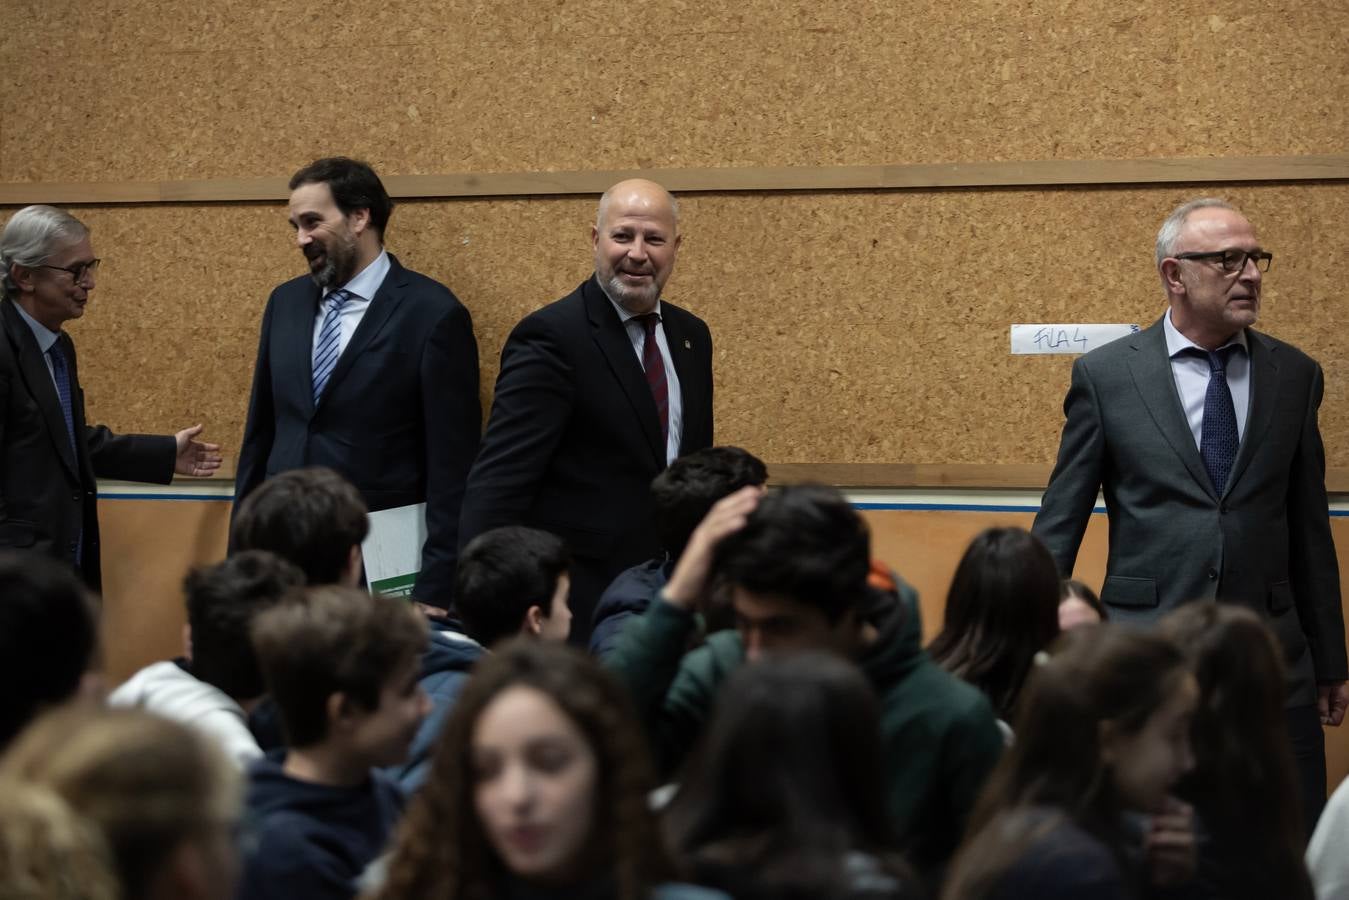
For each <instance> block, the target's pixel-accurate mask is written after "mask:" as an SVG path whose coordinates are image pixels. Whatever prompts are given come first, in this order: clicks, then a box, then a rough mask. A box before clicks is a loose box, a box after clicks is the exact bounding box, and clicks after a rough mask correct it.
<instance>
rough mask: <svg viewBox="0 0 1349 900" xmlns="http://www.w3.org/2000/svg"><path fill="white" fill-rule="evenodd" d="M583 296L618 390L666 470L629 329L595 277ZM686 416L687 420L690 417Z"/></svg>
mask: <svg viewBox="0 0 1349 900" xmlns="http://www.w3.org/2000/svg"><path fill="white" fill-rule="evenodd" d="M581 295H582V297H583V298H584V299H585V308H586V316H587V317H588V318H589V319H590V325H591V334H592V335H593V336H594V338H595V343H596V344H597V345H598V346H599V348H600V352H601V353H603V354H604V358H605V360H606V361H607V362H608V363H609V369H610V371H612V372H613V373H614V378H616V379H617V380H618V384H619V387H621V388H622V389H623V393H624V394H626V395H627V397H628V402H629V403H631V404H632V408H633V411H634V412H636V414H637V423H638V425H639V426H640V427H641V429H642V434H643V436H644V437H645V438H646V442H647V445H648V446H649V447H650V448H651V452H652V453H653V454H654V455H655V457H656V460H657V462H658V464H659V465H660V467H661V468H664V467H665V446H664V443H663V442H662V441H661V438H660V422H659V421H658V420H657V419H656V401H655V399H654V398H653V397H652V396H651V387H650V385H648V384H647V383H646V375H645V373H643V372H642V364H641V363H639V362H638V361H637V354H636V353H635V352H633V349H632V341H631V339H629V338H628V331H627V328H625V327H624V325H623V323H622V322H621V321H620V320H619V318H618V313H616V312H614V307H613V304H611V303H610V302H609V298H608V297H607V296H605V294H604V291H603V290H601V289H600V286H599V282H597V281H596V280H595V278H594V277H593V276H592V277H591V278H590V280H589V281H587V282H586V283H585V284H584V285H582V287H581ZM665 336H666V340H667V341H672V339H671V338H670V333H669V332H668V331H667V332H666V335H665ZM672 350H673V348H672ZM676 371H678V369H676ZM681 378H682V376H681ZM685 415H686V417H687V414H685Z"/></svg>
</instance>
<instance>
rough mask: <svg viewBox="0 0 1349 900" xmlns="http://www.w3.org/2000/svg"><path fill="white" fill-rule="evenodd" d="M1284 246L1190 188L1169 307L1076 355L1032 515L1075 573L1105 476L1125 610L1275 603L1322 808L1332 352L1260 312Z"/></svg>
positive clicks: (1168, 273) (1340, 636)
mask: <svg viewBox="0 0 1349 900" xmlns="http://www.w3.org/2000/svg"><path fill="white" fill-rule="evenodd" d="M1271 258H1272V257H1271V254H1269V253H1267V252H1265V251H1264V250H1262V249H1261V247H1260V244H1259V242H1258V241H1257V240H1256V236H1255V230H1254V228H1253V227H1252V226H1251V223H1250V222H1248V221H1247V220H1246V218H1245V217H1244V216H1242V215H1241V213H1240V212H1238V211H1237V210H1236V209H1235V208H1233V207H1232V206H1231V205H1229V204H1227V203H1224V202H1223V201H1220V200H1213V199H1203V200H1195V201H1191V202H1190V203H1186V204H1184V205H1182V206H1180V207H1179V208H1177V209H1176V210H1175V211H1174V212H1173V213H1172V214H1171V215H1170V216H1169V217H1168V218H1167V220H1166V221H1165V222H1164V223H1163V224H1162V227H1161V229H1160V231H1159V232H1158V234H1157V271H1158V274H1159V275H1160V276H1161V281H1162V288H1163V290H1164V291H1165V292H1166V297H1167V300H1168V302H1169V304H1170V308H1169V310H1168V311H1167V312H1166V314H1164V315H1163V316H1162V318H1161V319H1160V320H1159V321H1157V322H1156V323H1155V324H1153V325H1152V326H1151V327H1150V328H1147V329H1145V330H1143V331H1141V332H1139V333H1138V334H1134V335H1131V336H1129V337H1126V338H1122V339H1120V340H1118V341H1115V342H1113V343H1111V344H1108V345H1106V346H1104V347H1101V348H1100V349H1098V350H1095V351H1093V352H1091V353H1088V354H1086V355H1085V356H1083V357H1081V358H1079V359H1078V360H1077V361H1076V363H1075V364H1074V365H1073V375H1072V384H1071V386H1070V387H1069V389H1068V396H1067V398H1066V399H1065V400H1064V403H1063V409H1064V413H1065V415H1066V416H1067V421H1066V422H1065V424H1064V427H1063V437H1062V441H1061V443H1060V445H1059V458H1058V463H1057V465H1055V467H1054V473H1053V474H1052V475H1051V476H1050V479H1049V487H1048V488H1047V489H1046V491H1045V496H1044V500H1043V502H1042V505H1041V507H1040V512H1039V514H1038V515H1037V516H1036V517H1035V525H1034V526H1033V528H1034V531H1035V533H1036V534H1037V535H1039V536H1040V537H1041V538H1042V539H1043V540H1044V541H1045V543H1046V544H1048V546H1049V549H1050V551H1051V552H1052V553H1053V554H1054V559H1055V561H1056V562H1057V563H1058V566H1059V571H1060V572H1061V573H1062V574H1063V575H1064V576H1068V575H1069V574H1071V573H1072V571H1073V563H1074V561H1075V560H1076V557H1077V551H1078V546H1079V544H1080V543H1081V541H1082V534H1083V532H1084V531H1085V530H1086V527H1087V520H1088V518H1089V517H1090V515H1091V510H1092V507H1093V505H1094V504H1095V501H1096V495H1097V491H1098V489H1099V490H1102V491H1103V492H1104V494H1105V503H1106V511H1107V513H1108V515H1109V518H1110V553H1109V560H1108V562H1107V565H1106V577H1105V583H1104V584H1103V586H1102V588H1101V600H1102V601H1103V602H1104V603H1105V604H1106V606H1108V607H1109V609H1110V616H1111V618H1112V619H1116V620H1123V621H1126V622H1135V621H1142V622H1151V621H1153V620H1155V619H1156V618H1157V617H1159V616H1160V615H1161V614H1163V613H1165V612H1167V611H1168V610H1171V609H1174V608H1175V607H1177V606H1179V605H1180V604H1183V603H1188V602H1191V601H1195V600H1215V599H1216V600H1218V601H1220V602H1224V603H1233V604H1239V605H1242V606H1247V607H1250V608H1251V609H1253V610H1255V611H1256V612H1258V613H1259V614H1260V615H1261V617H1262V618H1263V619H1264V621H1265V622H1266V623H1267V624H1268V625H1269V626H1270V628H1271V629H1272V630H1273V631H1274V633H1275V634H1276V635H1277V636H1278V638H1279V640H1280V641H1281V642H1282V644H1283V648H1284V652H1285V658H1284V661H1285V663H1286V667H1287V671H1288V694H1287V700H1286V711H1287V715H1288V723H1289V731H1290V737H1291V739H1292V741H1293V746H1294V756H1295V757H1296V758H1297V762H1298V768H1299V774H1300V775H1301V776H1302V780H1303V788H1304V800H1303V803H1304V806H1305V807H1306V813H1307V818H1308V822H1309V823H1311V822H1314V821H1315V817H1316V815H1317V814H1318V813H1319V811H1320V808H1321V806H1322V805H1324V803H1325V780H1326V775H1325V747H1324V741H1323V737H1322V733H1321V725H1322V724H1327V725H1339V724H1340V721H1341V719H1342V718H1343V717H1344V713H1345V708H1346V706H1349V692H1347V691H1346V688H1345V679H1346V675H1349V671H1346V660H1345V644H1344V622H1343V614H1342V612H1341V609H1340V583H1339V569H1338V566H1337V563H1336V559H1335V546H1334V544H1333V543H1332V541H1331V535H1330V522H1329V517H1328V515H1327V503H1326V490H1325V453H1324V450H1323V448H1322V445H1321V433H1320V430H1319V428H1318V427H1317V409H1318V407H1319V406H1320V404H1321V393H1322V386H1323V381H1322V374H1321V367H1320V366H1319V365H1318V364H1317V363H1316V361H1315V360H1313V359H1311V358H1310V357H1308V356H1307V355H1306V354H1304V353H1302V352H1301V351H1300V350H1298V349H1297V348H1296V347H1293V346H1291V345H1289V344H1285V343H1283V342H1282V341H1278V340H1275V339H1274V338H1272V337H1270V336H1269V335H1266V334H1262V333H1260V332H1258V331H1255V330H1254V329H1253V328H1252V327H1251V326H1253V325H1254V324H1255V321H1256V317H1257V315H1258V313H1259V311H1260V287H1261V281H1262V278H1263V275H1264V273H1265V272H1266V271H1267V270H1268V269H1269V265H1270V261H1271ZM1308 833H1310V830H1309V832H1308Z"/></svg>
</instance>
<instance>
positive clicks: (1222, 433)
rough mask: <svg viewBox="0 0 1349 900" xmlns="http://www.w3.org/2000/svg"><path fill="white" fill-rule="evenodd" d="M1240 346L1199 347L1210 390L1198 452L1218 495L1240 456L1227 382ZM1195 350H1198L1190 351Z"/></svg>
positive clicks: (1239, 443)
mask: <svg viewBox="0 0 1349 900" xmlns="http://www.w3.org/2000/svg"><path fill="white" fill-rule="evenodd" d="M1236 349H1237V347H1236V346H1235V345H1234V346H1231V347H1222V348H1221V349H1219V350H1216V351H1207V350H1199V351H1198V352H1199V353H1202V354H1203V355H1204V356H1205V357H1206V358H1207V359H1208V367H1209V378H1208V391H1207V392H1205V394H1204V423H1203V425H1202V426H1201V427H1200V431H1199V455H1200V456H1202V457H1203V458H1204V468H1205V469H1207V470H1208V477H1209V481H1211V482H1213V491H1214V493H1216V494H1217V495H1218V496H1219V497H1221V496H1222V493H1223V489H1224V488H1225V487H1227V476H1228V475H1230V474H1231V473H1232V463H1234V462H1236V459H1237V448H1238V447H1239V446H1240V445H1241V439H1240V437H1239V436H1238V434H1237V410H1236V407H1235V406H1233V405H1232V391H1231V389H1229V388H1228V386H1227V363H1228V360H1230V359H1231V358H1232V353H1233V351H1235V350H1236ZM1191 352H1195V351H1191Z"/></svg>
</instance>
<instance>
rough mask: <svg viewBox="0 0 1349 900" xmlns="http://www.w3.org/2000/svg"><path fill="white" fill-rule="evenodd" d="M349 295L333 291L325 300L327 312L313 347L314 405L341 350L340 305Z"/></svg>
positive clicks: (321, 393)
mask: <svg viewBox="0 0 1349 900" xmlns="http://www.w3.org/2000/svg"><path fill="white" fill-rule="evenodd" d="M350 298H351V295H350V294H348V293H347V292H346V291H333V292H332V293H331V294H329V295H328V297H327V299H326V301H325V302H327V304H328V312H327V313H325V314H324V316H323V327H322V328H320V329H319V340H318V344H316V345H315V347H314V405H315V406H317V405H318V402H319V397H322V396H323V389H324V387H326V386H327V384H328V379H329V378H330V377H331V376H332V374H333V367H334V366H336V365H337V357H338V355H339V354H340V352H341V350H342V307H343V305H345V304H346V302H347V300H349V299H350Z"/></svg>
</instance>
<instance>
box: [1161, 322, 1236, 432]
mask: <svg viewBox="0 0 1349 900" xmlns="http://www.w3.org/2000/svg"><path fill="white" fill-rule="evenodd" d="M1162 329H1163V331H1164V332H1165V333H1166V352H1167V353H1168V354H1169V355H1170V357H1171V376H1172V377H1173V378H1175V380H1176V393H1178V394H1180V405H1181V408H1182V409H1183V410H1184V411H1185V420H1186V421H1187V422H1189V423H1190V433H1191V434H1193V435H1194V445H1195V447H1198V446H1199V443H1200V440H1201V439H1202V436H1203V433H1204V395H1205V394H1207V393H1208V381H1209V375H1210V373H1211V371H1212V370H1211V369H1210V368H1209V364H1208V360H1207V359H1205V358H1203V357H1199V356H1192V355H1191V354H1188V353H1183V352H1182V351H1184V350H1186V349H1187V348H1189V347H1195V348H1197V349H1199V350H1200V351H1203V350H1204V348H1203V347H1200V346H1199V345H1198V344H1196V343H1195V342H1194V341H1192V340H1190V339H1189V338H1187V337H1186V336H1185V335H1183V334H1181V333H1180V331H1178V330H1177V329H1176V326H1175V325H1172V324H1171V310H1169V309H1168V310H1167V311H1166V317H1165V318H1164V319H1163V320H1162ZM1233 346H1235V347H1240V348H1241V351H1240V352H1238V353H1233V354H1231V355H1229V356H1228V357H1227V389H1228V390H1229V391H1231V393H1232V406H1233V407H1234V408H1235V409H1236V413H1237V439H1238V440H1241V439H1242V438H1244V437H1245V436H1246V416H1247V415H1248V414H1249V413H1250V410H1251V357H1250V348H1249V347H1248V346H1246V331H1245V329H1243V330H1241V331H1238V332H1237V333H1236V336H1235V337H1233V338H1232V340H1230V341H1228V342H1227V343H1226V344H1223V347H1233ZM1218 349H1220V350H1221V349H1222V347H1219V348H1218Z"/></svg>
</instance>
